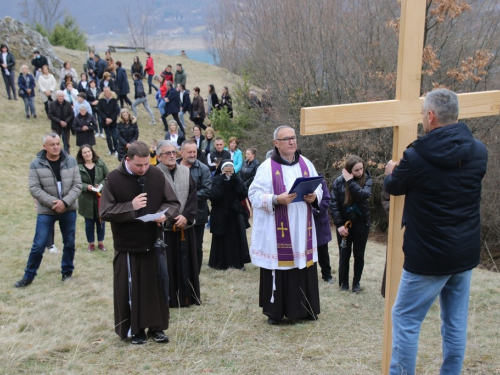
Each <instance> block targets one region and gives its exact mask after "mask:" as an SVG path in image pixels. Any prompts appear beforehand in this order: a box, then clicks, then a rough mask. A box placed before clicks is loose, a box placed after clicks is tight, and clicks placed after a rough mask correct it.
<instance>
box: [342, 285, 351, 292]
mask: <svg viewBox="0 0 500 375" xmlns="http://www.w3.org/2000/svg"><path fill="white" fill-rule="evenodd" d="M348 290H349V284H346V283H342V285H341V286H340V291H341V292H347V291H348Z"/></svg>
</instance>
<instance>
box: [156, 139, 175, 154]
mask: <svg viewBox="0 0 500 375" xmlns="http://www.w3.org/2000/svg"><path fill="white" fill-rule="evenodd" d="M169 146H171V147H173V148H175V149H177V147H176V146H175V145H174V144H173V142H171V141H168V140H163V141H160V142H158V144H157V145H156V149H157V150H159V151H160V154H161V153H162V150H163V148H164V147H165V148H166V147H169Z"/></svg>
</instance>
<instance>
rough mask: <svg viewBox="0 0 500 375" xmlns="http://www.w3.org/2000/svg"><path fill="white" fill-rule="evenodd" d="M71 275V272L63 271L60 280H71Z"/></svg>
mask: <svg viewBox="0 0 500 375" xmlns="http://www.w3.org/2000/svg"><path fill="white" fill-rule="evenodd" d="M72 275H73V274H71V273H63V275H62V277H61V280H62V281H66V280H71V278H72Z"/></svg>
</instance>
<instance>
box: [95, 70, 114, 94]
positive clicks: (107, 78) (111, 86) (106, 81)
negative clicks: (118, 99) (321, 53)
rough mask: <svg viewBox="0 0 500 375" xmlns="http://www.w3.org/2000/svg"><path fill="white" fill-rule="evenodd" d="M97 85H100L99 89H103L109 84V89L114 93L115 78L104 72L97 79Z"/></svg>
mask: <svg viewBox="0 0 500 375" xmlns="http://www.w3.org/2000/svg"><path fill="white" fill-rule="evenodd" d="M99 85H100V86H101V91H104V87H107V86H109V89H110V90H111V91H113V92H114V93H116V84H115V80H114V79H113V77H112V76H111V73H110V72H104V74H103V75H102V79H101V80H100V81H99ZM117 95H118V94H117Z"/></svg>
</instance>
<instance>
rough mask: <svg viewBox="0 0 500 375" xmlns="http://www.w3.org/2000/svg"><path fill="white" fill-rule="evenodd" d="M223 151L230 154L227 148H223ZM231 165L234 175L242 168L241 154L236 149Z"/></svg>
mask: <svg viewBox="0 0 500 375" xmlns="http://www.w3.org/2000/svg"><path fill="white" fill-rule="evenodd" d="M224 150H227V151H228V152H229V153H231V152H230V151H229V149H228V148H227V147H224ZM233 164H234V173H239V171H240V170H241V167H243V154H242V152H241V150H240V149H237V150H236V151H235V152H234V155H233Z"/></svg>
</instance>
